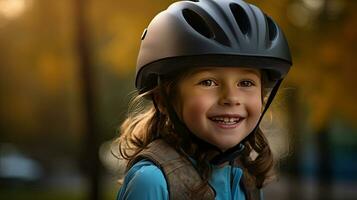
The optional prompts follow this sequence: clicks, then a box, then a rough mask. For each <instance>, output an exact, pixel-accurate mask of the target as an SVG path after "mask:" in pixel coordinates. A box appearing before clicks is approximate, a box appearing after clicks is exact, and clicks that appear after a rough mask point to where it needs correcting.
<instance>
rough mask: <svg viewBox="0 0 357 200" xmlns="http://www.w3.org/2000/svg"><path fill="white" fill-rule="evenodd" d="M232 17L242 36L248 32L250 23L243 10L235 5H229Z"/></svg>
mask: <svg viewBox="0 0 357 200" xmlns="http://www.w3.org/2000/svg"><path fill="white" fill-rule="evenodd" d="M229 7H230V8H231V11H232V13H233V16H234V18H235V20H236V22H237V24H238V26H239V28H240V30H241V31H242V33H243V34H247V33H248V32H249V31H250V23H249V18H248V15H247V13H245V11H244V9H243V8H242V7H241V6H240V5H238V4H235V3H232V4H230V5H229Z"/></svg>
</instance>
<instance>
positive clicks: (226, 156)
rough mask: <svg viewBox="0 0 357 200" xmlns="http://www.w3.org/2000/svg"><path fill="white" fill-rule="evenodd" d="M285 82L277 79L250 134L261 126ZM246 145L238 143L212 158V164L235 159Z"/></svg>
mask: <svg viewBox="0 0 357 200" xmlns="http://www.w3.org/2000/svg"><path fill="white" fill-rule="evenodd" d="M282 82H283V79H280V80H278V81H277V83H276V84H275V85H274V87H273V89H272V91H271V93H270V95H269V97H268V101H267V103H266V105H265V107H264V110H263V112H262V114H261V115H260V118H259V120H258V123H257V125H256V126H255V128H254V129H253V131H251V132H250V133H249V135H250V134H254V133H255V132H256V131H257V130H258V128H259V124H260V122H261V121H262V119H263V116H264V114H265V112H266V111H267V110H268V108H269V106H270V104H271V103H272V102H273V99H274V97H275V95H276V93H277V92H278V89H279V87H280V85H281V83H282ZM244 148H245V146H244V145H243V144H242V143H239V144H237V145H236V146H234V147H232V148H230V149H228V150H227V151H225V152H223V153H221V154H219V155H217V156H215V157H214V158H213V159H212V160H211V164H214V165H220V164H222V163H225V162H228V161H232V160H234V159H235V158H236V157H237V156H238V155H239V154H240V153H242V151H243V150H244Z"/></svg>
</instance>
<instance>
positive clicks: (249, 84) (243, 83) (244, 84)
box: [238, 80, 255, 87]
mask: <svg viewBox="0 0 357 200" xmlns="http://www.w3.org/2000/svg"><path fill="white" fill-rule="evenodd" d="M254 85H255V84H254V82H253V81H250V80H244V81H241V82H239V83H238V86H240V87H252V86H254Z"/></svg>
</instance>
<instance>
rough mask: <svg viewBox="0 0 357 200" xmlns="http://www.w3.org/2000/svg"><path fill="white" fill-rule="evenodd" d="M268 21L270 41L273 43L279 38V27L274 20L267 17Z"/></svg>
mask: <svg viewBox="0 0 357 200" xmlns="http://www.w3.org/2000/svg"><path fill="white" fill-rule="evenodd" d="M266 19H267V22H268V29H269V40H270V41H272V40H274V39H275V38H276V36H277V27H276V24H275V23H274V22H273V20H272V19H271V18H270V17H268V16H266Z"/></svg>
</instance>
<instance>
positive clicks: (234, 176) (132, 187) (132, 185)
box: [117, 160, 245, 200]
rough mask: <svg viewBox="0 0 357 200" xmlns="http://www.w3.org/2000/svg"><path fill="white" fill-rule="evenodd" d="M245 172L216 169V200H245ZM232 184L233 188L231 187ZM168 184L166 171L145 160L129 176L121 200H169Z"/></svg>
mask: <svg viewBox="0 0 357 200" xmlns="http://www.w3.org/2000/svg"><path fill="white" fill-rule="evenodd" d="M242 174H243V171H242V169H240V168H237V167H232V166H230V165H225V166H223V167H215V166H214V167H213V170H212V176H211V178H210V180H209V184H210V185H211V186H212V187H213V189H214V190H215V191H216V198H215V199H216V200H245V195H244V192H243V190H242V188H241V186H240V184H239V183H240V180H241V177H242ZM231 181H232V185H231ZM168 199H169V193H168V190H167V182H166V179H165V177H164V174H163V173H162V171H161V170H160V169H159V168H158V167H157V166H156V165H155V164H153V163H152V162H151V161H149V160H141V161H139V162H138V163H136V164H135V165H134V166H133V167H132V168H131V169H130V170H129V171H128V173H127V175H126V177H125V179H124V183H123V185H122V187H121V188H120V190H119V193H118V197H117V200H168Z"/></svg>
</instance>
